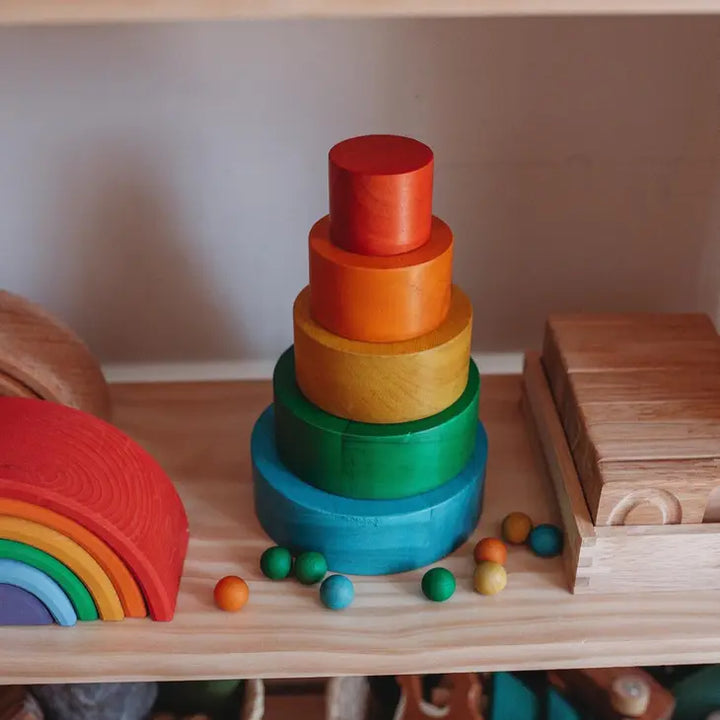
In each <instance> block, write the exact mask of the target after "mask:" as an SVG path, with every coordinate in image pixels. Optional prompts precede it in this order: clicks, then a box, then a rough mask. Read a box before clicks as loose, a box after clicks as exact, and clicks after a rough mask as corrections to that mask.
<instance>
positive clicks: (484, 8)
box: [0, 0, 720, 25]
mask: <svg viewBox="0 0 720 720" xmlns="http://www.w3.org/2000/svg"><path fill="white" fill-rule="evenodd" d="M699 13H704V14H715V13H720V2H719V1H718V0H379V1H378V2H372V3H369V2H367V0H333V2H329V0H303V2H297V1H296V0H153V2H147V0H76V1H75V2H72V3H58V2H57V1H56V0H4V2H3V3H2V4H0V24H4V25H27V24H44V25H46V24H67V23H98V22H149V21H153V22H161V21H168V20H211V19H215V20H223V19H224V20H228V19H260V18H265V19H281V18H368V17H458V16H468V17H472V16H493V17H496V16H501V17H502V16H527V15H529V16H533V17H535V16H538V15H541V16H542V15H548V16H556V15H562V16H575V15H637V14H661V15H667V14H678V15H687V14H699Z"/></svg>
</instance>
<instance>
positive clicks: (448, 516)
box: [251, 135, 487, 575]
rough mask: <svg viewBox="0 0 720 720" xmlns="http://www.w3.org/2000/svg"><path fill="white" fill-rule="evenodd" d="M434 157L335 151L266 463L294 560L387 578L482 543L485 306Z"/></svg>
mask: <svg viewBox="0 0 720 720" xmlns="http://www.w3.org/2000/svg"><path fill="white" fill-rule="evenodd" d="M432 173H433V154H432V151H431V150H430V148H428V147H427V146H426V145H423V144H422V143H420V142H417V141H416V140H412V139H410V138H406V137H399V136H393V135H369V136H363V137H357V138H351V139H349V140H345V141H343V142H341V143H339V144H338V145H336V146H335V147H333V148H332V149H331V150H330V153H329V188H330V214H329V215H328V216H327V217H324V218H322V219H320V220H319V221H318V222H317V223H315V225H314V226H313V227H312V229H311V230H310V235H309V242H308V251H309V257H310V284H309V286H308V287H306V288H305V289H304V290H302V292H300V294H299V295H298V297H297V299H296V300H295V305H294V308H293V323H294V345H293V347H292V348H290V349H288V350H287V351H286V352H285V353H284V354H283V355H282V356H281V357H280V359H279V361H278V363H277V365H276V367H275V373H274V377H273V392H274V402H273V405H272V406H271V407H269V408H268V409H267V410H266V411H265V412H264V413H263V414H262V415H261V417H260V418H259V420H258V421H257V423H256V425H255V428H254V430H253V434H252V441H251V455H252V462H253V479H254V495H255V511H256V514H257V516H258V519H259V521H260V524H261V525H262V527H263V528H264V529H265V532H267V534H268V535H269V536H270V537H271V538H272V539H273V541H274V542H275V543H277V544H279V545H282V546H286V547H288V548H290V549H291V550H293V551H294V552H302V551H317V552H321V553H322V554H323V555H324V556H325V558H326V560H327V563H328V567H329V569H330V570H332V571H336V572H347V573H355V574H362V575H376V574H386V573H394V572H402V571H405V570H411V569H414V568H417V567H421V566H423V565H426V564H429V563H432V562H434V561H436V560H438V559H439V558H441V557H443V556H445V555H447V554H448V553H449V552H451V551H452V550H453V549H455V548H456V547H457V546H458V545H460V544H461V543H462V542H463V541H464V540H465V539H466V538H467V537H468V535H469V534H470V533H472V531H473V530H474V528H475V526H476V524H477V520H478V516H479V513H480V508H481V506H482V495H483V487H484V479H485V465H486V462H487V436H486V434H485V430H484V428H483V427H482V425H481V424H480V423H479V422H478V417H477V414H478V400H479V394H480V377H479V374H478V371H477V368H476V367H475V365H474V364H473V363H472V361H471V360H470V336H471V329H472V316H473V314H472V305H471V303H470V300H469V299H468V298H467V296H466V295H465V294H464V293H463V292H462V290H461V289H460V288H459V287H457V286H455V285H453V284H452V253H453V235H452V232H451V230H450V228H449V227H448V226H447V225H446V224H445V223H444V222H443V221H442V220H440V219H439V218H436V217H434V216H433V214H432V182H433V178H432Z"/></svg>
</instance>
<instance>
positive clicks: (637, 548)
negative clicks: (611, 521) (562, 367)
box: [523, 353, 720, 602]
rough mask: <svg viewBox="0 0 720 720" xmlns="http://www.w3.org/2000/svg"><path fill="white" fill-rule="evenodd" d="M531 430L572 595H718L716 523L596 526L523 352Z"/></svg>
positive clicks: (543, 385)
mask: <svg viewBox="0 0 720 720" xmlns="http://www.w3.org/2000/svg"><path fill="white" fill-rule="evenodd" d="M523 387H524V390H525V399H526V405H527V408H528V410H529V415H530V419H531V427H532V430H533V432H534V433H535V434H536V436H537V438H538V441H539V442H538V445H539V447H540V450H541V453H540V455H541V457H542V458H543V459H544V461H545V464H546V466H547V468H548V470H549V472H550V475H551V477H552V479H553V484H554V487H555V491H556V494H557V499H558V502H559V504H560V508H561V510H562V513H563V521H564V524H565V532H566V536H567V538H568V542H567V546H568V547H566V548H565V550H564V561H565V564H566V568H567V577H568V582H569V585H570V587H571V588H572V590H573V592H575V593H623V592H625V593H632V597H633V602H637V598H638V593H643V592H649V591H652V592H657V591H677V592H680V593H683V594H684V598H685V600H687V598H688V597H689V596H688V592H689V591H692V592H693V594H695V593H698V592H699V593H701V592H702V591H703V590H711V589H712V590H720V567H718V565H717V562H716V558H717V557H718V553H720V524H715V523H704V524H699V525H690V524H678V525H647V526H632V525H631V526H609V527H595V526H593V525H592V523H591V521H590V513H589V510H588V506H587V505H586V503H585V498H584V496H583V491H582V487H581V485H580V480H579V478H578V474H577V472H576V470H575V465H574V463H573V459H572V455H571V453H570V448H569V446H568V443H567V439H566V437H565V434H564V432H563V429H562V425H561V423H560V419H559V417H558V414H557V411H556V408H555V404H554V402H553V397H552V394H551V393H550V389H549V385H548V383H547V380H546V378H545V374H544V371H543V369H542V365H541V363H540V358H539V356H538V355H537V354H535V353H528V354H527V356H526V361H525V370H524V382H523Z"/></svg>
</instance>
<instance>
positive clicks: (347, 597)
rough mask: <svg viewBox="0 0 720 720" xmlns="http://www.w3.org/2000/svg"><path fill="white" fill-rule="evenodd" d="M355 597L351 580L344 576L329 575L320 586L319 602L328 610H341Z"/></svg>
mask: <svg viewBox="0 0 720 720" xmlns="http://www.w3.org/2000/svg"><path fill="white" fill-rule="evenodd" d="M354 597H355V587H354V586H353V584H352V580H350V579H349V578H346V577H345V576H344V575H330V577H326V578H325V579H324V580H323V581H322V585H320V600H321V602H322V604H323V605H324V606H325V607H326V608H328V609H329V610H343V609H344V608H346V607H348V605H350V604H351V603H352V601H353V599H354Z"/></svg>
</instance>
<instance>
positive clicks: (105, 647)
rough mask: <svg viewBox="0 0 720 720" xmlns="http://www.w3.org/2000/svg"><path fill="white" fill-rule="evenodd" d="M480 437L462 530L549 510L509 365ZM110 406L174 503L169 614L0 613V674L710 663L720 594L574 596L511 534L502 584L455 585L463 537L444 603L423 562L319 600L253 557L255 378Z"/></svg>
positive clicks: (262, 542) (717, 636)
mask: <svg viewBox="0 0 720 720" xmlns="http://www.w3.org/2000/svg"><path fill="white" fill-rule="evenodd" d="M482 393H483V396H482V402H481V416H482V418H483V420H484V421H485V423H486V427H487V429H488V433H489V437H490V462H489V467H488V479H487V490H486V495H485V507H484V510H483V515H482V519H481V523H480V526H479V528H478V532H477V533H476V537H479V536H484V535H490V534H495V533H497V530H498V524H499V521H500V520H501V518H502V517H503V516H504V515H505V514H506V513H507V512H509V511H511V510H525V511H526V512H529V513H530V514H531V515H532V517H533V518H534V519H535V520H536V522H543V521H557V519H558V512H557V507H556V503H555V500H554V497H553V494H552V490H551V486H550V483H549V481H548V479H547V478H546V476H545V475H544V472H542V471H541V470H540V469H539V468H540V465H539V464H538V462H537V460H536V456H535V455H534V453H533V452H532V450H531V447H530V443H529V439H528V436H527V434H526V431H525V424H524V420H523V418H522V416H521V414H520V410H519V398H520V381H519V378H518V377H516V376H504V377H486V378H485V379H484V381H483V389H482ZM113 394H114V398H115V403H116V416H115V418H116V421H117V422H118V424H119V425H120V426H122V427H123V428H125V429H126V430H127V431H128V432H129V433H130V434H131V435H133V436H134V437H135V438H137V439H138V440H139V441H140V442H141V443H142V444H143V445H145V446H146V447H147V448H148V449H149V450H150V451H151V452H153V453H154V454H155V456H156V457H157V458H158V459H159V460H160V462H161V463H162V464H163V466H164V467H165V468H166V470H167V471H168V472H169V473H170V475H171V476H172V477H173V479H174V480H175V482H176V484H177V486H178V489H179V491H180V493H181V494H182V496H183V499H184V501H185V504H186V507H187V510H188V514H189V517H190V530H191V541H190V549H189V554H188V557H187V561H186V564H185V574H184V576H183V580H182V584H181V588H180V597H179V602H178V611H177V614H176V617H175V619H174V620H173V621H172V622H170V623H155V622H152V621H150V620H125V621H123V622H120V623H108V622H105V623H84V624H80V625H78V626H77V627H75V628H61V627H47V628H2V629H0V647H2V648H3V652H2V653H0V679H1V680H0V682H4V683H12V682H31V683H37V682H72V681H76V682H78V681H101V680H108V681H111V680H137V679H181V678H187V679H190V678H192V679H202V678H225V677H233V678H234V677H245V678H249V677H303V676H304V677H309V676H312V677H318V676H328V675H346V674H347V675H354V674H399V673H416V672H446V671H462V670H469V669H474V670H498V669H533V668H537V669H539V668H560V667H582V666H586V667H587V666H601V665H606V666H610V665H635V664H676V663H696V662H718V661H720V612H718V607H720V592H718V591H715V592H710V591H707V592H693V593H649V594H645V595H633V596H629V595H616V596H593V595H584V596H573V595H571V594H570V593H569V592H568V591H567V589H566V584H565V578H564V575H563V570H562V566H561V562H560V560H559V559H554V560H542V559H540V558H536V557H534V556H532V555H531V554H530V553H529V552H528V551H527V550H525V549H523V548H513V549H511V551H510V555H509V559H508V572H509V583H508V587H507V589H506V590H505V591H504V592H503V593H501V594H500V595H497V596H494V597H481V596H479V595H477V594H475V593H473V592H472V590H471V576H472V570H473V563H472V559H471V544H470V543H467V544H466V545H464V546H463V547H462V548H460V549H459V550H458V551H456V552H455V553H454V554H453V555H452V556H450V557H449V558H448V559H447V560H446V561H445V562H444V563H443V565H445V566H446V567H448V568H450V569H451V570H452V571H453V572H454V573H455V574H456V575H457V578H458V590H457V592H456V594H455V596H454V597H453V598H452V599H451V600H450V601H449V602H447V603H446V604H443V605H436V604H433V603H430V602H428V601H426V600H424V599H423V598H422V597H421V595H420V590H419V587H420V578H421V577H422V570H418V571H415V572H410V573H405V574H403V575H396V576H390V577H369V578H355V585H356V600H355V603H354V604H353V606H352V607H351V608H349V609H347V610H345V611H344V612H330V611H328V610H325V609H324V608H322V607H321V606H320V604H319V602H318V599H317V588H307V587H303V586H300V585H299V584H297V583H295V582H292V581H286V582H280V583H277V582H271V581H269V580H265V579H264V578H262V576H261V575H260V572H259V569H258V559H259V556H260V553H261V552H262V551H263V549H264V548H265V547H267V546H268V545H269V544H270V543H269V540H268V539H267V537H265V535H264V534H263V532H262V530H261V529H260V527H259V526H258V523H257V521H256V520H255V517H254V513H253V502H252V485H251V482H250V468H249V457H248V444H249V442H248V441H249V434H250V429H251V427H252V424H253V422H254V420H255V418H256V417H257V416H258V414H259V413H260V411H261V410H262V409H263V408H264V407H265V405H266V404H268V403H269V402H270V398H271V388H270V384H269V383H267V382H246V383H192V384H190V383H187V384H178V383H174V384H147V385H122V386H116V387H115V388H114V390H113ZM226 574H238V575H241V576H243V577H245V578H246V579H247V580H248V582H249V585H250V602H249V603H248V605H247V606H246V607H245V609H243V611H242V612H240V613H238V614H226V613H223V612H221V611H219V610H217V609H215V607H214V606H213V602H212V590H213V586H214V584H215V582H216V581H217V580H218V579H219V578H220V577H222V576H223V575H226Z"/></svg>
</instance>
